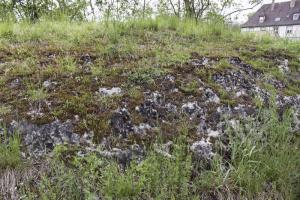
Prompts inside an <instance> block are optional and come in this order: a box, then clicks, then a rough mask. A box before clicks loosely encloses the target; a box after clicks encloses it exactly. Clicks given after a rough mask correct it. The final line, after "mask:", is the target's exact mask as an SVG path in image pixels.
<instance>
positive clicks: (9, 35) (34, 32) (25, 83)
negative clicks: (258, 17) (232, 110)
mask: <svg viewBox="0 0 300 200" xmlns="http://www.w3.org/2000/svg"><path fill="white" fill-rule="evenodd" d="M86 54H88V55H89V56H90V57H91V58H92V60H93V63H92V64H91V65H88V66H85V65H83V64H82V63H83V61H82V56H84V55H86ZM195 54H196V55H199V56H200V57H201V56H207V57H210V58H216V59H220V62H216V63H215V64H212V65H213V66H205V67H202V66H200V67H195V66H191V65H190V64H189V61H190V58H191V57H194V56H193V55H195ZM299 55H300V43H299V42H294V41H288V40H281V39H278V40H277V39H276V40H275V39H274V38H272V37H269V36H262V37H258V36H254V35H252V34H241V33H240V30H239V29H238V28H235V27H232V26H230V25H227V24H224V23H220V22H210V21H209V22H199V23H195V22H194V21H191V20H179V19H177V18H173V17H157V18H155V19H132V20H127V21H123V22H118V21H116V22H108V23H104V22H70V21H49V20H44V19H43V20H41V21H38V22H36V23H33V24H32V23H28V22H20V23H13V22H5V23H4V22H1V23H0V60H1V64H0V91H1V92H0V93H1V99H0V103H1V105H2V106H0V117H1V120H2V118H3V121H9V120H11V118H12V117H13V116H14V114H15V113H17V114H18V118H19V119H23V118H26V119H28V114H27V113H28V111H29V109H30V108H32V106H34V105H37V104H38V106H39V109H41V112H43V116H42V117H45V120H43V119H39V120H40V121H42V122H45V123H48V122H49V119H50V120H51V119H54V118H55V119H58V120H61V121H65V120H67V119H73V118H74V116H75V115H78V116H79V121H78V122H76V124H74V126H75V127H74V128H75V130H76V131H78V132H79V133H84V132H90V131H93V132H94V133H95V138H94V139H95V141H96V142H100V141H99V140H100V139H101V138H102V137H103V136H106V135H108V134H111V130H110V128H111V127H110V126H109V117H110V116H111V112H112V111H113V110H117V109H118V108H119V107H120V105H124V103H126V106H128V108H129V109H130V112H131V116H132V119H131V120H132V123H133V124H139V123H141V122H144V121H145V120H146V119H144V118H143V117H142V116H139V115H138V114H137V113H136V112H135V111H132V109H134V108H135V107H136V106H138V105H140V104H141V103H142V102H143V101H144V94H143V92H145V91H149V90H150V91H159V92H160V93H162V94H163V96H164V94H165V93H166V91H167V92H169V90H171V88H173V86H174V85H175V86H176V87H178V88H179V89H180V91H179V92H178V93H179V95H173V96H172V97H171V98H170V99H172V101H174V103H175V104H176V105H177V104H178V106H180V104H181V102H178V101H181V100H182V99H186V98H188V96H190V95H191V94H194V96H195V97H196V96H197V95H195V94H197V92H199V91H198V89H199V86H200V85H199V81H198V80H199V78H200V79H201V81H202V82H204V84H205V87H209V88H211V89H212V90H214V91H215V92H216V93H217V94H218V96H219V97H220V98H221V102H222V103H224V104H225V105H230V106H234V105H235V104H237V103H238V100H236V99H234V97H233V95H232V94H230V93H228V92H227V91H226V90H225V89H223V88H222V87H221V86H219V85H218V84H216V83H215V82H214V81H213V80H212V77H213V75H214V74H215V73H222V72H223V71H225V70H234V69H235V68H234V66H231V64H230V63H229V62H228V58H229V57H231V56H237V57H240V58H241V59H242V60H243V62H244V63H248V64H251V65H252V66H253V67H254V68H255V69H257V70H260V71H262V72H263V73H264V74H265V75H266V76H267V77H275V78H277V79H279V80H281V81H283V82H284V83H285V84H286V85H287V87H286V88H285V89H278V90H277V91H276V92H278V93H282V94H286V95H297V94H299V92H300V91H299V81H297V80H296V79H297V76H298V74H299ZM196 57H197V56H196ZM275 58H276V59H277V58H278V59H280V60H282V59H285V58H288V59H289V64H290V69H291V75H285V74H282V73H280V72H279V70H278V68H277V66H278V64H279V63H277V61H276V59H275ZM2 62H3V63H2ZM166 75H172V76H174V77H175V78H176V80H175V83H172V84H173V85H172V84H170V85H168V83H167V82H168V81H165V80H164V78H165V76H166ZM15 80H19V82H18V84H19V85H17V86H16V87H13V85H14V84H12V83H14V82H15ZM44 81H51V82H55V83H56V84H53V88H52V86H51V88H48V89H44V88H41V83H43V82H44ZM259 81H264V79H262V80H259ZM259 85H262V86H264V87H265V88H266V89H271V88H269V87H268V86H267V85H265V84H264V83H260V84H259ZM99 87H121V88H122V90H123V89H124V94H122V95H121V96H115V97H101V96H97V95H96V94H97V93H96V92H97V91H98V90H99ZM273 89H274V88H273ZM164 98H165V97H164ZM166 98H167V100H169V99H168V98H169V97H168V95H166ZM177 98H178V99H177ZM26 99H28V101H26ZM46 99H47V101H49V102H48V103H49V105H51V106H49V109H48V108H45V105H46V104H45V105H44V103H43V100H46ZM24 100H25V101H24ZM253 103H255V104H256V105H257V106H258V107H262V104H261V102H260V101H259V100H258V99H254V102H253ZM8 105H9V106H8ZM15 111H18V112H15ZM290 114H291V113H287V114H286V115H285V117H284V121H278V116H277V114H276V112H275V111H274V109H272V110H261V113H260V115H259V116H258V117H257V119H256V120H254V121H251V120H250V121H245V122H243V123H242V125H241V126H240V128H239V129H237V130H231V129H228V131H227V133H226V134H225V135H226V136H228V137H227V138H225V139H226V140H225V141H227V143H226V144H222V145H221V143H222V141H216V142H215V146H214V151H215V153H216V156H215V158H214V160H213V161H212V162H211V163H195V161H192V154H191V152H190V150H189V146H190V145H191V144H190V143H188V141H194V140H195V138H194V137H196V136H195V135H193V134H191V133H190V130H188V128H187V126H188V125H185V126H183V125H181V124H180V123H178V124H172V125H170V126H172V127H171V128H170V130H168V131H169V132H170V133H174V134H173V135H174V138H173V139H174V148H173V149H172V151H171V152H170V153H171V155H172V157H173V158H166V157H164V156H162V155H160V154H158V153H156V152H155V150H154V145H153V144H148V141H145V143H146V144H147V145H146V146H147V150H148V151H147V157H146V158H145V159H144V160H143V161H142V162H141V163H136V162H134V161H133V162H132V163H131V165H130V166H128V167H127V168H126V170H125V171H124V170H123V169H121V168H120V166H119V165H118V164H117V163H116V162H113V161H110V160H106V159H103V158H99V157H98V156H97V155H96V154H91V155H89V156H87V157H84V158H81V157H78V156H75V154H74V151H76V149H73V148H66V147H63V146H60V147H58V148H57V149H56V152H55V158H49V160H50V165H49V171H46V172H45V173H44V174H43V176H42V178H41V179H39V181H40V182H39V184H38V185H34V186H29V184H24V185H23V186H22V187H23V189H24V190H23V191H24V195H27V197H28V199H30V198H29V197H30V196H31V197H32V196H35V195H37V198H38V199H72V200H73V199H93V198H94V197H95V196H98V197H99V198H103V199H246V198H248V199H259V198H261V199H276V198H282V199H297V195H299V194H298V193H299V192H298V191H297V188H299V181H298V180H299V173H300V172H299V169H298V168H299V164H300V163H299V157H300V155H299V138H297V136H296V135H294V134H291V133H290V126H291V121H290V119H291V115H290ZM30 120H31V121H30V122H31V123H33V124H35V121H34V120H35V119H30ZM165 125H166V123H161V122H159V121H157V126H158V127H159V126H161V127H159V128H161V129H163V128H164V127H163V126H165ZM179 130H181V131H179ZM178 132H179V133H180V135H179V137H176V136H175V135H176V134H175V133H178ZM161 134H163V131H162V133H161ZM191 135H193V136H191ZM98 139H99V140H98ZM151 139H152V140H155V138H151ZM6 140H7V141H9V142H6V143H1V146H0V158H1V159H0V161H1V163H0V166H1V168H14V167H16V166H18V165H19V164H20V147H19V145H20V144H19V143H20V140H19V139H18V138H14V137H13V138H10V139H6ZM112 142H113V143H118V142H119V141H118V140H117V139H116V141H112ZM132 142H134V141H132ZM142 142H144V141H142ZM150 143H151V142H150ZM120 144H121V143H120ZM218 144H219V145H218ZM122 145H123V143H122ZM224 145H225V146H226V147H227V149H224V148H223V146H224ZM2 152H3V153H2ZM1 156H2V157H1ZM66 158H69V159H66ZM1 164H2V165H1ZM25 199H26V198H25ZM33 199H34V198H33Z"/></svg>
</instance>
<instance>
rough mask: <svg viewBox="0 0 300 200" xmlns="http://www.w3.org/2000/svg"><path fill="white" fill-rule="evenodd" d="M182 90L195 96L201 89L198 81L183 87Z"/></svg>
mask: <svg viewBox="0 0 300 200" xmlns="http://www.w3.org/2000/svg"><path fill="white" fill-rule="evenodd" d="M180 89H181V90H182V91H183V92H185V93H187V94H193V93H196V92H197V90H198V89H199V84H198V82H197V81H196V80H193V81H191V82H189V83H187V84H185V85H182V86H181V87H180Z"/></svg>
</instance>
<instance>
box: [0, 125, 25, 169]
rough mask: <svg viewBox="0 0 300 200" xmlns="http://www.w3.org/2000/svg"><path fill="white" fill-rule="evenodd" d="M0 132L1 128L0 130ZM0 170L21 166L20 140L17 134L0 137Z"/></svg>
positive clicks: (5, 134) (6, 134)
mask: <svg viewBox="0 0 300 200" xmlns="http://www.w3.org/2000/svg"><path fill="white" fill-rule="evenodd" d="M0 130H1V128H0ZM0 142H1V143H0V169H7V168H16V167H18V166H20V164H21V149H20V138H19V136H18V134H16V133H15V134H13V135H12V136H10V135H8V133H7V132H6V129H4V135H0Z"/></svg>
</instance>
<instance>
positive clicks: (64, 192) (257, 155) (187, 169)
mask: <svg viewBox="0 0 300 200" xmlns="http://www.w3.org/2000/svg"><path fill="white" fill-rule="evenodd" d="M290 127H291V112H288V113H286V114H285V116H284V120H283V121H279V120H278V115H277V113H276V111H275V110H264V111H262V112H261V114H260V116H259V117H258V118H257V119H256V120H251V121H245V123H244V124H243V125H241V126H240V127H239V128H237V129H228V132H227V134H228V144H227V145H228V151H226V152H227V153H225V152H224V151H217V149H215V150H216V155H215V157H214V159H213V160H212V161H211V162H209V163H206V164H205V162H204V163H203V162H202V164H205V165H201V166H202V167H197V166H199V164H200V163H198V161H193V160H192V155H191V152H189V148H188V147H189V145H188V143H187V140H188V139H187V128H185V127H183V128H182V131H181V135H180V136H179V138H178V139H177V140H176V141H175V142H174V146H173V150H172V151H171V152H170V153H171V155H172V157H165V156H163V155H161V154H158V153H157V152H156V151H154V150H151V149H152V148H150V150H149V151H148V155H147V157H146V158H145V160H143V161H142V162H141V163H136V162H135V161H133V162H132V163H131V165H130V166H128V167H127V168H126V169H125V171H124V170H122V169H121V168H120V167H119V165H118V164H117V163H115V162H111V161H108V160H105V159H103V158H98V157H97V156H96V155H94V154H92V155H90V156H88V157H86V158H80V157H75V159H73V161H72V162H71V163H72V164H71V165H70V163H69V164H64V162H61V160H60V161H58V160H56V161H53V166H52V167H51V173H50V174H45V176H44V177H43V179H42V182H41V183H40V185H39V187H38V196H41V197H44V198H45V197H47V198H46V199H56V198H57V197H61V198H63V199H88V198H91V197H96V196H98V197H101V198H103V199H297V197H299V190H298V189H299V186H300V182H299V175H300V169H299V164H300V152H299V141H297V139H296V136H295V135H293V134H292V133H290ZM63 149H64V150H63V151H59V153H58V154H56V155H58V156H59V155H65V153H66V152H67V149H65V148H63ZM70 166H71V167H70Z"/></svg>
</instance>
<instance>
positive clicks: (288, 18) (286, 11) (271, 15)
mask: <svg viewBox="0 0 300 200" xmlns="http://www.w3.org/2000/svg"><path fill="white" fill-rule="evenodd" d="M295 13H300V0H296V4H295V7H293V8H291V7H290V1H288V2H280V3H275V7H274V10H272V4H265V5H263V6H262V7H261V8H260V9H259V10H258V11H257V12H256V13H255V14H254V15H252V16H251V17H249V19H248V21H247V22H246V23H245V24H243V25H242V26H241V27H242V28H250V27H266V26H286V25H300V18H299V19H298V20H293V15H294V14H295ZM260 17H265V20H264V22H263V23H260V22H259V18H260ZM276 18H280V21H278V20H277V21H276V20H275V19H276Z"/></svg>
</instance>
